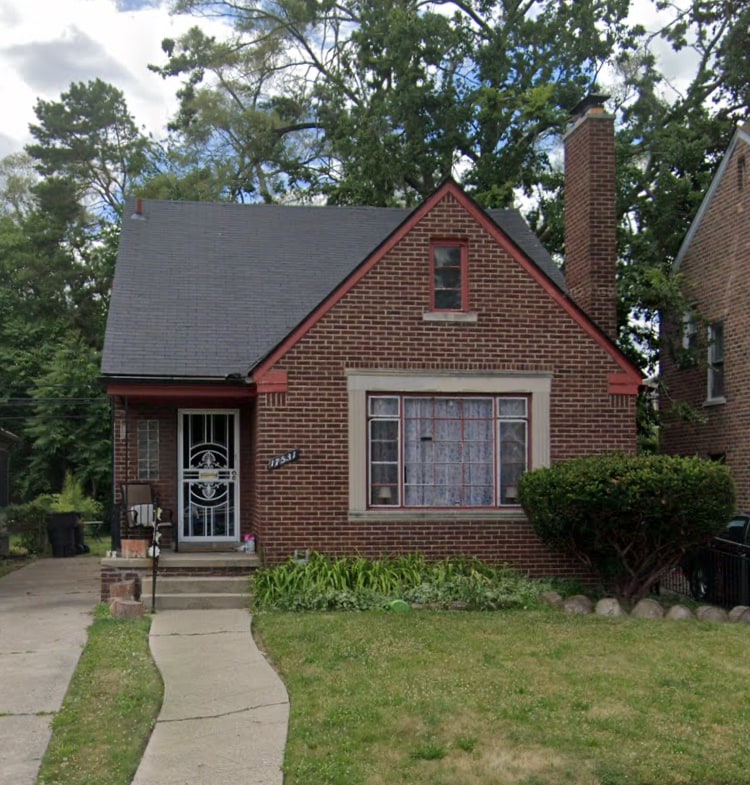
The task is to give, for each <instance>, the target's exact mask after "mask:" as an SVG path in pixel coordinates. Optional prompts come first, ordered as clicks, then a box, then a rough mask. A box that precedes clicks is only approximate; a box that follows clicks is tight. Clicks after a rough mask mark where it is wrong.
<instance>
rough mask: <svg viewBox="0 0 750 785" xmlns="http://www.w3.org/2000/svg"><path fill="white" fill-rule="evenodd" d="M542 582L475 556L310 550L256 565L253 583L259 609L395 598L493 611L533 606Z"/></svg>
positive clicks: (353, 606) (363, 606)
mask: <svg viewBox="0 0 750 785" xmlns="http://www.w3.org/2000/svg"><path fill="white" fill-rule="evenodd" d="M546 588H547V586H546V584H541V583H539V582H534V581H530V580H528V579H526V578H524V577H523V576H521V575H519V574H518V573H516V572H514V571H513V570H511V569H510V568H508V567H505V566H500V567H493V566H490V565H487V564H483V563H482V562H480V561H477V560H476V559H449V560H445V561H440V562H433V563H428V562H427V561H426V559H425V558H424V556H423V555H421V554H409V555H404V556H400V557H398V558H383V559H377V560H370V559H365V558H363V557H340V558H337V559H333V558H330V557H328V556H325V555H323V554H319V553H313V554H312V555H311V556H310V558H309V560H308V561H307V562H306V563H300V562H297V561H295V560H293V559H290V560H289V561H288V562H286V563H285V564H282V565H279V566H276V567H270V568H268V569H265V570H261V571H260V572H259V573H258V574H257V575H256V577H255V579H254V583H253V597H254V603H255V606H256V608H258V609H259V610H294V611H305V610H368V609H373V608H375V609H385V608H387V607H388V606H389V604H390V603H391V602H392V601H393V600H395V599H397V600H398V599H400V600H404V601H406V602H408V603H412V604H419V605H430V606H436V607H461V608H474V609H479V610H497V609H501V608H518V607H531V606H534V605H535V604H536V603H537V601H538V598H539V595H540V594H541V593H542V591H544V590H545V589H546Z"/></svg>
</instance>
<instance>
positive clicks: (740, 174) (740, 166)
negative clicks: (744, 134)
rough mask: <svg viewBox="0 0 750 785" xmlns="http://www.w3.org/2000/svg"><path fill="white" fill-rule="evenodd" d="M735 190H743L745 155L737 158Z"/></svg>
mask: <svg viewBox="0 0 750 785" xmlns="http://www.w3.org/2000/svg"><path fill="white" fill-rule="evenodd" d="M737 190H738V191H744V190H745V156H744V155H743V156H741V157H740V158H738V159H737Z"/></svg>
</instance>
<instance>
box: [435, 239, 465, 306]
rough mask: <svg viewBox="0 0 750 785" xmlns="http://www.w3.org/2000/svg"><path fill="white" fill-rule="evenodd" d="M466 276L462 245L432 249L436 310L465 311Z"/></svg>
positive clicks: (440, 246) (436, 246)
mask: <svg viewBox="0 0 750 785" xmlns="http://www.w3.org/2000/svg"><path fill="white" fill-rule="evenodd" d="M465 274H466V273H465V266H464V247H463V246H462V245H450V244H446V245H434V246H433V247H432V295H433V307H434V308H435V309H436V310H438V311H461V310H463V308H464V289H465V283H466V282H465V280H464V279H465Z"/></svg>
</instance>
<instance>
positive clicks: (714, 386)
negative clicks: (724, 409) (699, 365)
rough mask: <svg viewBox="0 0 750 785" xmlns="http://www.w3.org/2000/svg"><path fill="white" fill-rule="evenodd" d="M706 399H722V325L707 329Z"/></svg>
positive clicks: (716, 324) (719, 323)
mask: <svg viewBox="0 0 750 785" xmlns="http://www.w3.org/2000/svg"><path fill="white" fill-rule="evenodd" d="M708 341H709V344H708V397H709V399H716V398H723V397H724V323H723V322H715V323H714V324H712V325H710V326H709V328H708Z"/></svg>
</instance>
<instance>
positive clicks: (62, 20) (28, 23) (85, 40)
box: [0, 0, 221, 158]
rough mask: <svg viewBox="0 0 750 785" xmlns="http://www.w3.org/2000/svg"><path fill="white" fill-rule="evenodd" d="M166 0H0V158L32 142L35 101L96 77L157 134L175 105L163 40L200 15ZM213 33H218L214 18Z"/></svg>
mask: <svg viewBox="0 0 750 785" xmlns="http://www.w3.org/2000/svg"><path fill="white" fill-rule="evenodd" d="M166 6H167V3H166V2H165V1H164V0H0V73H2V78H0V107H2V108H1V109H0V158H3V157H4V156H6V155H8V154H9V153H13V152H19V151H20V150H21V149H22V148H23V146H24V145H25V144H27V143H28V142H29V141H31V137H30V135H29V131H28V127H29V123H33V122H35V120H36V117H35V115H34V105H35V104H36V101H37V99H39V98H42V99H45V100H58V99H59V97H60V94H61V93H62V92H63V91H65V90H67V89H68V87H69V86H70V84H71V82H86V81H89V80H91V79H95V78H97V77H99V78H100V79H102V80H104V81H105V82H110V83H111V84H113V85H115V86H116V87H118V88H119V89H120V90H122V91H123V93H124V94H125V99H126V101H127V104H128V108H129V109H130V112H131V114H132V115H133V116H134V117H135V120H136V122H137V124H138V125H139V126H142V127H144V128H145V130H146V131H150V132H152V133H153V134H154V135H155V136H157V137H159V136H161V135H162V131H163V128H164V126H165V125H166V122H167V120H168V119H169V117H170V115H171V114H173V112H174V111H175V109H176V108H177V101H176V99H175V92H176V90H177V88H178V86H179V83H178V81H177V80H176V79H168V80H164V79H162V78H161V77H160V76H159V75H158V74H154V73H152V72H151V71H149V70H148V68H147V66H148V64H149V63H154V64H162V63H164V62H165V60H166V57H165V55H164V54H163V52H162V50H161V41H162V39H163V38H168V37H173V38H176V37H178V36H179V35H180V34H181V33H183V32H185V31H186V30H187V29H188V28H189V27H191V26H192V25H195V24H197V23H200V25H201V27H203V28H204V29H205V30H206V31H207V32H208V31H209V25H207V24H205V20H196V19H192V18H190V17H179V16H175V17H171V16H169V14H168V13H167V10H166ZM214 26H215V28H216V32H219V33H220V32H221V30H220V28H218V25H217V24H216V23H214Z"/></svg>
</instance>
